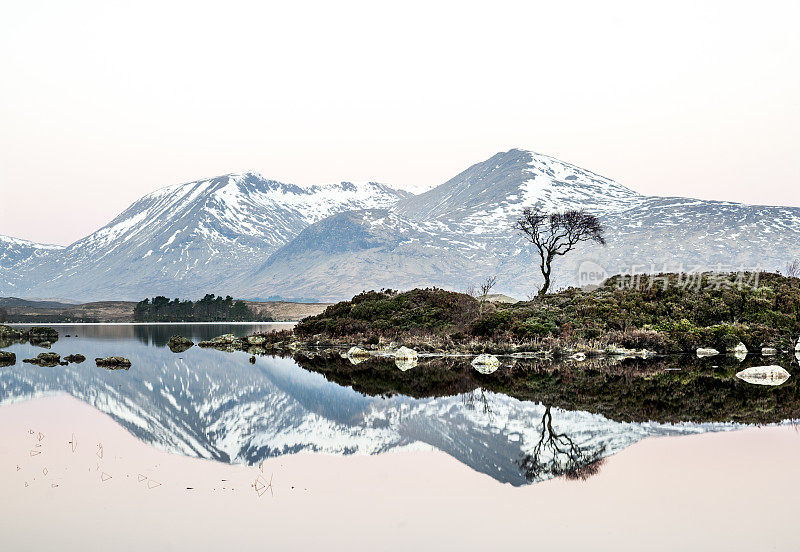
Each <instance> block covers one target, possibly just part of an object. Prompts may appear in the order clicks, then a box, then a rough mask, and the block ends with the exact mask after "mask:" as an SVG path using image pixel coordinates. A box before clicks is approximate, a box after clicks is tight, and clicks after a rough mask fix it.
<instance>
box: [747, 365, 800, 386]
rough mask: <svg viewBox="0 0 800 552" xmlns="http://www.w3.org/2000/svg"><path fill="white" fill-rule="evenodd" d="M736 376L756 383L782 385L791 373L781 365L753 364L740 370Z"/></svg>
mask: <svg viewBox="0 0 800 552" xmlns="http://www.w3.org/2000/svg"><path fill="white" fill-rule="evenodd" d="M736 377H737V378H739V379H741V380H743V381H746V382H747V383H752V384H754V385H781V384H783V383H785V382H786V380H788V379H789V377H791V374H790V373H789V372H787V371H786V370H785V369H783V368H782V367H780V366H753V367H751V368H747V369H745V370H742V371H741V372H738V373H737V374H736Z"/></svg>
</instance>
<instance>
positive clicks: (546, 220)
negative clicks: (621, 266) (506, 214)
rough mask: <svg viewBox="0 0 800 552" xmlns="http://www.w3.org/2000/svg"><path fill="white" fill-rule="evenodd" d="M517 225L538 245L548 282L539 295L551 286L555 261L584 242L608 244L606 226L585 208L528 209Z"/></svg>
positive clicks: (541, 267) (543, 273)
mask: <svg viewBox="0 0 800 552" xmlns="http://www.w3.org/2000/svg"><path fill="white" fill-rule="evenodd" d="M514 228H515V229H517V230H519V231H520V232H522V233H523V234H525V237H526V238H527V239H528V241H530V242H531V243H532V244H533V245H535V246H536V249H537V251H538V252H539V258H540V260H541V262H540V264H539V268H540V270H541V271H542V277H544V284H542V287H541V288H540V289H539V295H544V294H546V293H547V291H548V290H549V289H550V274H551V272H552V268H551V264H552V262H553V259H554V258H555V257H557V256H560V255H566V254H567V253H569V252H570V251H572V250H573V249H574V248H575V246H576V245H577V244H578V243H580V242H585V241H592V242H596V243H599V244H600V245H605V244H606V240H605V238H604V237H603V233H604V231H605V229H604V228H603V226H602V225H601V224H600V221H599V220H597V217H596V216H594V215H590V214H589V213H587V212H585V211H565V212H563V213H545V212H543V211H541V210H539V209H530V208H526V209H525V210H524V211H523V212H522V217H520V218H519V219H518V220H517V221H516V222H515V223H514Z"/></svg>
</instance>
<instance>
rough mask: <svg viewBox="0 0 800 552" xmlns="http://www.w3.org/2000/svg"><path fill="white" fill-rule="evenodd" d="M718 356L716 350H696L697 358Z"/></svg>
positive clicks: (702, 348)
mask: <svg viewBox="0 0 800 552" xmlns="http://www.w3.org/2000/svg"><path fill="white" fill-rule="evenodd" d="M718 354H719V351H717V350H716V349H711V348H706V347H700V348H699V349H697V358H703V357H710V356H716V355H718Z"/></svg>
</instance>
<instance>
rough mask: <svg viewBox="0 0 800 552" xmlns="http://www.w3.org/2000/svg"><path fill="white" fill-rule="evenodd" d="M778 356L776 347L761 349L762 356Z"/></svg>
mask: <svg viewBox="0 0 800 552" xmlns="http://www.w3.org/2000/svg"><path fill="white" fill-rule="evenodd" d="M777 354H778V349H776V348H775V347H761V356H775V355H777Z"/></svg>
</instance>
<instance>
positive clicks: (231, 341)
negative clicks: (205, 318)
mask: <svg viewBox="0 0 800 552" xmlns="http://www.w3.org/2000/svg"><path fill="white" fill-rule="evenodd" d="M197 346H198V347H204V348H211V349H217V350H218V351H227V352H229V353H232V352H233V351H237V350H244V341H243V340H241V339H238V338H237V337H236V336H235V335H233V334H223V335H220V336H217V337H215V338H214V339H209V340H207V341H201V342H200V343H198V344H197Z"/></svg>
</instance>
